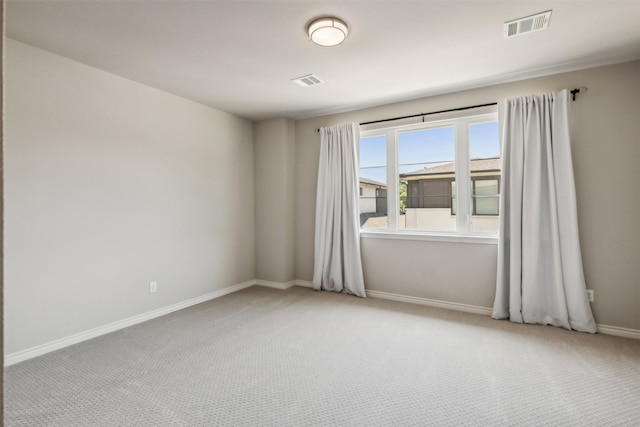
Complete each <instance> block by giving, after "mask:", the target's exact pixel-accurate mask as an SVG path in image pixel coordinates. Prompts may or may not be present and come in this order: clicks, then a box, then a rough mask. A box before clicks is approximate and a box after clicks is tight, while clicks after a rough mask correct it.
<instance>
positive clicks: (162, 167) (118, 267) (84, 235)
mask: <svg viewBox="0 0 640 427" xmlns="http://www.w3.org/2000/svg"><path fill="white" fill-rule="evenodd" d="M6 65H7V72H6V75H5V82H6V93H5V95H6V122H5V123H6V137H5V150H6V151H5V165H6V169H5V179H6V182H5V185H6V186H5V193H4V195H5V203H6V205H5V207H6V211H5V244H6V248H5V268H6V270H5V273H6V275H5V288H4V290H5V301H6V306H5V309H6V311H5V350H6V352H7V354H11V353H14V352H16V351H19V350H23V349H26V348H30V347H33V346H36V345H40V344H43V343H47V342H50V341H53V340H56V339H60V338H64V337H67V336H70V335H72V334H75V333H80V332H83V331H87V330H89V329H92V328H95V327H99V326H103V325H106V324H109V323H111V322H114V321H118V320H122V319H125V318H127V317H130V316H134V315H138V314H141V313H145V312H148V311H151V310H154V309H157V308H162V307H166V306H169V305H171V304H175V303H178V302H183V301H185V300H188V299H190V298H194V297H198V296H201V295H205V294H207V293H210V292H213V291H215V290H218V289H222V288H225V287H228V286H231V285H235V284H238V283H242V282H244V281H248V280H252V279H254V277H255V271H254V237H255V233H254V224H255V217H254V207H255V206H254V200H255V199H254V173H253V129H252V124H251V122H249V121H247V120H245V119H241V118H239V117H236V116H233V115H231V114H227V113H224V112H221V111H218V110H214V109H211V108H208V107H205V106H202V105H200V104H197V103H194V102H192V101H188V100H185V99H182V98H179V97H176V96H173V95H169V94H167V93H164V92H161V91H158V90H155V89H152V88H149V87H147V86H143V85H140V84H137V83H134V82H132V81H129V80H126V79H123V78H120V77H117V76H115V75H112V74H109V73H106V72H104V71H100V70H98V69H95V68H92V67H88V66H85V65H82V64H80V63H77V62H74V61H71V60H68V59H66V58H63V57H60V56H57V55H54V54H51V53H48V52H45V51H42V50H39V49H36V48H33V47H30V46H28V45H25V44H22V43H18V42H16V41H12V40H8V41H7V64H6ZM151 280H156V281H157V282H158V292H157V293H156V294H153V295H150V294H149V290H148V288H149V281H151Z"/></svg>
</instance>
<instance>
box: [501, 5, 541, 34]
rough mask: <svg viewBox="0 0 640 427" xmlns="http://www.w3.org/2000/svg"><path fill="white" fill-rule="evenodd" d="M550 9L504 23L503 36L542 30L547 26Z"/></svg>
mask: <svg viewBox="0 0 640 427" xmlns="http://www.w3.org/2000/svg"><path fill="white" fill-rule="evenodd" d="M550 19H551V11H550V10H548V11H546V12H542V13H538V14H536V15H531V16H527V17H525V18H519V19H514V20H513V21H508V22H505V23H504V38H505V39H507V38H509V37H515V36H519V35H521V34H526V33H531V32H533V31H538V30H544V29H546V28H547V27H548V26H549V20H550Z"/></svg>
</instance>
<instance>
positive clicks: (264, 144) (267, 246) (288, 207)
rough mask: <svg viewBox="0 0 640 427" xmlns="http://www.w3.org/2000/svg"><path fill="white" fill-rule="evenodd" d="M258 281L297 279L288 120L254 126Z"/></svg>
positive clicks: (292, 154)
mask: <svg viewBox="0 0 640 427" xmlns="http://www.w3.org/2000/svg"><path fill="white" fill-rule="evenodd" d="M254 130H255V181H256V182H255V188H256V279H258V280H264V281H270V282H278V283H286V282H289V281H291V280H295V278H296V276H295V273H296V271H295V235H294V233H295V201H294V197H295V167H294V162H295V135H294V122H293V121H292V120H288V119H273V120H263V121H260V122H257V123H255V125H254Z"/></svg>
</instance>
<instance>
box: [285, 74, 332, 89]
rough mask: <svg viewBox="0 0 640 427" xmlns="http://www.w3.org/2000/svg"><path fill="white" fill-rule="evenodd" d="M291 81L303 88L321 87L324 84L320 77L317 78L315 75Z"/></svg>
mask: <svg viewBox="0 0 640 427" xmlns="http://www.w3.org/2000/svg"><path fill="white" fill-rule="evenodd" d="M291 81H292V82H294V83H295V84H298V85H300V86H302V87H309V86H316V85H319V84H320V83H324V82H323V81H322V79H321V78H320V77H318V76H315V75H313V74H309V75H306V76H302V77H296V78H295V79H291Z"/></svg>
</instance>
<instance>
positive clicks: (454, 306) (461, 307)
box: [367, 291, 491, 316]
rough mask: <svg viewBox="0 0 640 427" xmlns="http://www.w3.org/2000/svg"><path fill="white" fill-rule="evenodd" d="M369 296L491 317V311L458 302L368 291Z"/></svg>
mask: <svg viewBox="0 0 640 427" xmlns="http://www.w3.org/2000/svg"><path fill="white" fill-rule="evenodd" d="M367 296H369V297H371V298H380V299H387V300H391V301H400V302H408V303H410V304H419V305H426V306H429V307H439V308H446V309H448V310H456V311H464V312H466V313H474V314H483V315H485V316H491V309H490V308H487V307H479V306H476V305H468V304H460V303H457V302H448V301H440V300H435V299H428V298H419V297H410V296H407V295H398V294H392V293H389V292H381V291H367Z"/></svg>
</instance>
